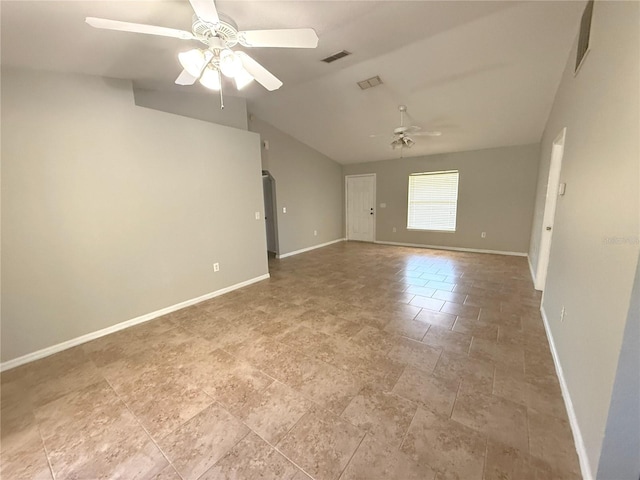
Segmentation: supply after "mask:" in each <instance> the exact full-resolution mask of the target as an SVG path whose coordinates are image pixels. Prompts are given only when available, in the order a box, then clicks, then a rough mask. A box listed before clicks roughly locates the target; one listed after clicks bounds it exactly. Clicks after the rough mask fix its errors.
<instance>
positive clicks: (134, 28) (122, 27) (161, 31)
mask: <svg viewBox="0 0 640 480" xmlns="http://www.w3.org/2000/svg"><path fill="white" fill-rule="evenodd" d="M85 21H86V22H87V23H88V24H89V25H91V26H92V27H95V28H104V29H107V30H118V31H121V32H133V33H146V34H148V35H160V36H162V37H174V38H180V39H182V40H193V39H195V38H196V37H194V36H193V34H192V33H191V32H187V31H185V30H176V29H175V28H167V27H156V26H155V25H144V24H142V23H130V22H120V21H118V20H107V19H106V18H95V17H87V18H86V19H85Z"/></svg>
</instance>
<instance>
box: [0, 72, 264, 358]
mask: <svg viewBox="0 0 640 480" xmlns="http://www.w3.org/2000/svg"><path fill="white" fill-rule="evenodd" d="M2 140H3V141H2V161H3V171H2V224H3V225H2V227H3V228H2V360H3V361H6V360H9V359H14V358H16V357H19V356H21V355H24V354H28V353H30V352H34V351H36V350H39V349H42V348H44V347H48V346H52V345H55V344H58V343H60V342H63V341H66V340H69V339H72V338H75V337H78V336H80V335H83V334H87V333H90V332H93V331H96V330H99V329H102V328H106V327H109V326H112V325H114V324H117V323H119V322H122V321H125V320H129V319H131V318H134V317H137V316H140V315H144V314H147V313H150V312H153V311H155V310H158V309H161V308H164V307H167V306H171V305H174V304H176V303H179V302H182V301H185V300H189V299H192V298H195V297H198V296H201V295H204V294H207V293H209V292H213V291H216V290H219V289H222V288H225V287H228V286H231V285H234V284H237V283H239V282H243V281H246V280H249V279H253V278H256V277H259V276H261V275H264V274H266V273H267V261H266V242H265V232H264V223H263V221H262V220H260V221H256V220H255V216H254V215H255V212H257V211H259V212H262V210H263V203H262V188H261V165H260V149H259V148H260V146H259V137H258V135H256V134H254V133H250V132H247V131H243V130H238V129H234V128H229V127H224V126H219V125H214V124H211V123H207V122H202V121H199V120H193V119H190V118H185V117H181V116H177V115H171V114H167V113H163V112H158V111H155V110H149V109H146V108H139V107H136V106H135V105H134V102H133V93H132V89H131V85H130V83H129V82H126V81H120V80H107V79H103V78H98V77H89V76H80V75H62V74H54V73H44V72H38V74H37V75H34V74H33V72H23V71H7V70H6V69H4V68H3V70H2ZM214 262H219V263H220V267H221V270H220V272H219V273H214V272H213V268H212V264H213V263H214Z"/></svg>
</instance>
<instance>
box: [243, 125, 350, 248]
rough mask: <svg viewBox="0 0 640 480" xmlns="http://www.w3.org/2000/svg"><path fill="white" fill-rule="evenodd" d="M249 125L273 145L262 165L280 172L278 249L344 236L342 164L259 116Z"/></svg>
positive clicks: (277, 182) (273, 172)
mask: <svg viewBox="0 0 640 480" xmlns="http://www.w3.org/2000/svg"><path fill="white" fill-rule="evenodd" d="M249 130H251V131H253V132H257V133H259V134H260V137H261V139H262V141H263V142H264V141H267V142H269V149H268V150H267V149H265V148H264V145H263V147H262V168H263V169H264V170H268V171H269V173H270V174H271V175H272V176H273V177H274V178H275V196H276V203H277V206H278V218H277V219H278V244H279V245H278V247H279V248H278V252H277V253H278V254H280V255H284V254H286V253H290V252H294V251H297V250H301V249H304V248H309V247H313V246H315V245H320V244H323V243H326V242H330V241H333V240H338V239H341V238H343V237H344V234H343V230H344V227H343V216H344V204H343V196H342V183H343V179H342V166H341V165H339V164H338V163H336V162H334V161H333V160H331V159H330V158H329V157H326V156H324V155H323V154H321V153H320V152H318V151H316V150H314V149H312V148H311V147H308V146H307V145H305V144H304V143H301V142H299V141H298V140H296V139H295V138H293V137H290V136H289V135H287V134H285V133H283V132H281V131H280V130H278V129H277V128H275V127H273V126H271V125H269V124H268V123H266V122H264V121H262V120H260V119H259V118H256V117H255V116H250V118H249ZM283 207H286V209H287V213H283V212H282V208H283ZM314 230H316V231H317V232H318V235H317V236H314V234H313V232H314Z"/></svg>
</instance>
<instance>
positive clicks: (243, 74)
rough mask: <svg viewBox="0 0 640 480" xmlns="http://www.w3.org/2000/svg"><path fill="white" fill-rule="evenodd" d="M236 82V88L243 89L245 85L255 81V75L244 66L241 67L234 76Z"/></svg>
mask: <svg viewBox="0 0 640 480" xmlns="http://www.w3.org/2000/svg"><path fill="white" fill-rule="evenodd" d="M233 79H234V80H235V82H236V88H237V89H238V90H242V89H243V88H244V87H246V86H247V85H249V84H250V83H251V82H253V80H254V79H253V76H252V75H251V74H250V73H249V72H247V71H246V70H245V69H244V68H240V70H238V73H236V76H235V77H234V78H233Z"/></svg>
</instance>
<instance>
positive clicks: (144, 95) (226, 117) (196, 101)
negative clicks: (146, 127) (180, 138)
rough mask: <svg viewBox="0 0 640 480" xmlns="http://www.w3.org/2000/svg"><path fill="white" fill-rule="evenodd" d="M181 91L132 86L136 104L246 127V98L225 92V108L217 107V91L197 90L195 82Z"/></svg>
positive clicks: (213, 121) (218, 103)
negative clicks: (204, 91) (202, 91)
mask: <svg viewBox="0 0 640 480" xmlns="http://www.w3.org/2000/svg"><path fill="white" fill-rule="evenodd" d="M183 88H184V91H182V92H173V91H160V90H145V89H141V88H136V87H135V86H134V88H133V98H134V100H135V103H136V105H138V106H139V107H147V108H153V109H155V110H160V111H162V112H167V113H175V114H176V115H183V116H185V117H191V118H195V119H198V120H205V121H207V122H212V123H217V124H219V125H227V126H228V127H235V128H241V129H243V130H247V101H246V100H245V99H244V98H239V97H232V96H230V95H227V94H226V93H225V95H224V110H221V109H220V96H219V95H218V92H210V93H208V94H207V93H201V92H200V93H197V90H198V89H197V86H195V87H194V86H186V87H183Z"/></svg>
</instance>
